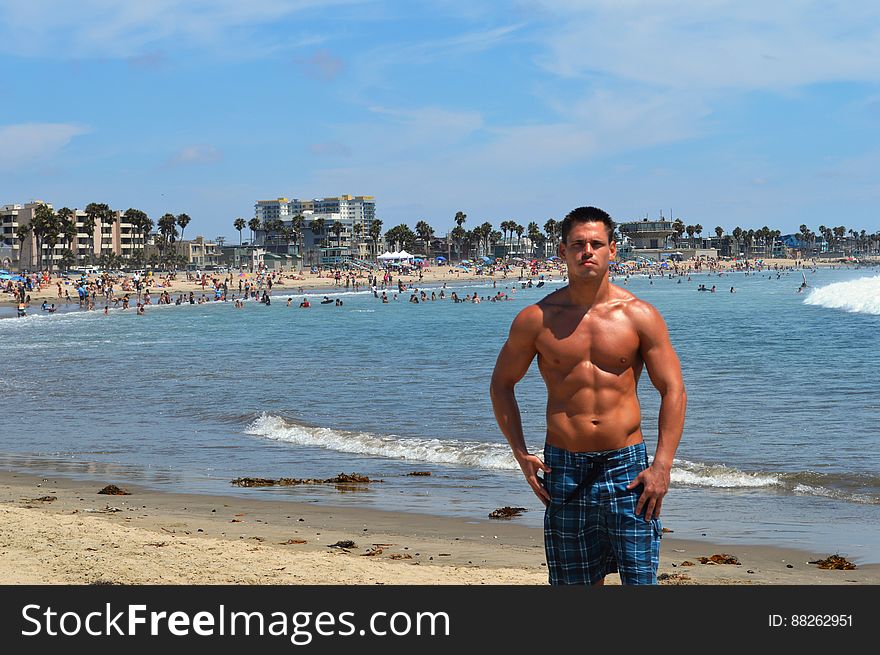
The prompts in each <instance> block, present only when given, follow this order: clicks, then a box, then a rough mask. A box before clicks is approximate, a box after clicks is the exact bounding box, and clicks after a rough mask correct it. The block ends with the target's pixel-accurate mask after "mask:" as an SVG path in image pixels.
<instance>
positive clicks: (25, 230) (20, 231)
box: [15, 223, 33, 268]
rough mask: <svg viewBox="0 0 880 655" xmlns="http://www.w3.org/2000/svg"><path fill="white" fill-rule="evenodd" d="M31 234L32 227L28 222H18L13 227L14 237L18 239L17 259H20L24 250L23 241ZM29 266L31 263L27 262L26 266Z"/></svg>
mask: <svg viewBox="0 0 880 655" xmlns="http://www.w3.org/2000/svg"><path fill="white" fill-rule="evenodd" d="M32 234H33V228H32V227H31V224H30V223H19V225H18V227H16V228H15V237H16V238H17V239H18V241H19V261H21V252H22V251H23V250H24V242H25V241H27V240H28V239H30V238H31V235H32ZM19 265H20V264H19ZM30 266H31V264H30V262H28V263H27V267H28V268H30Z"/></svg>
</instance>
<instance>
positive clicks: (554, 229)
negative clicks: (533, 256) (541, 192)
mask: <svg viewBox="0 0 880 655" xmlns="http://www.w3.org/2000/svg"><path fill="white" fill-rule="evenodd" d="M544 232H545V233H546V234H547V238H548V239H550V245H551V247H552V248H553V250H554V251H555V250H556V236H557V234H558V233H559V223H558V222H556V220H555V219H553V218H550V219H548V220H547V222H546V223H544Z"/></svg>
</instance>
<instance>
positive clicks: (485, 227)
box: [480, 221, 495, 261]
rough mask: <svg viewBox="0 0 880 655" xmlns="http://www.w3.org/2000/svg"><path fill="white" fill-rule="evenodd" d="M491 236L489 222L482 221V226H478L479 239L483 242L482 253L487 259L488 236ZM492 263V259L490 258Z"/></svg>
mask: <svg viewBox="0 0 880 655" xmlns="http://www.w3.org/2000/svg"><path fill="white" fill-rule="evenodd" d="M491 234H492V224H491V223H490V222H489V221H484V222H483V224H482V225H480V238H481V239H482V241H483V249H484V250H483V252H484V254H485V255H486V256H487V257H490V256H491V255H489V236H490V235H491ZM492 259H493V261H494V259H495V258H494V257H493V258H492Z"/></svg>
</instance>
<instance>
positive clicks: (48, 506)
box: [0, 471, 880, 585]
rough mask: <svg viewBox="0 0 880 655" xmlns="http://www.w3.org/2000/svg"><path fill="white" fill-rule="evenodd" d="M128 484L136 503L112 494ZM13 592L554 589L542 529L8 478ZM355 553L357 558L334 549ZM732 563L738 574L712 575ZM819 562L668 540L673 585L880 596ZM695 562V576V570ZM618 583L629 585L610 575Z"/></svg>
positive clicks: (4, 539) (4, 509)
mask: <svg viewBox="0 0 880 655" xmlns="http://www.w3.org/2000/svg"><path fill="white" fill-rule="evenodd" d="M107 484H115V485H117V486H119V487H121V488H123V489H125V490H127V491H129V492H130V495H118V496H116V495H103V494H99V493H98V491H99V490H101V489H103V488H104V487H105V486H106V485H107ZM0 517H2V520H0V583H2V584H74V585H83V584H98V583H101V584H105V583H115V584H338V585H361V584H366V585H374V584H376V585H378V584H459V585H481V584H503V585H544V584H547V569H546V566H545V561H544V551H543V542H542V533H541V530H540V529H537V528H528V527H524V526H522V525H517V523H516V519H512V520H492V519H488V518H486V519H484V520H479V521H471V520H467V521H466V520H461V519H454V518H443V517H433V516H424V515H418V514H409V513H402V512H399V513H398V512H382V511H378V510H364V509H352V508H339V507H332V506H329V505H325V504H315V503H297V502H292V501H285V500H264V499H262V498H260V493H259V490H255V493H254V494H253V499H242V498H239V497H226V496H209V495H195V494H176V493H163V492H155V491H149V490H145V489H142V488H138V487H136V486H132V485H128V484H126V483H125V481H124V480H100V481H99V480H95V481H73V480H70V479H67V478H63V477H52V478H41V477H35V476H33V475H28V474H23V473H15V472H10V471H3V472H0ZM340 542H343V546H344V542H354V545H351V544H348V545H347V547H343V546H334V544H339V543H340ZM722 554H723V555H733V556H734V557H736V558H737V559H738V561H739V562H740V564H739V565H735V564H713V563H707V564H702V563H700V558H701V557H702V558H711V557H712V556H713V555H722ZM830 554H832V553H808V552H802V551H796V550H789V549H781V548H774V547H766V546H742V545H736V546H734V545H723V544H712V543H708V542H703V541H690V540H682V539H678V538H676V537H675V536H674V535H671V534H666V535H664V537H663V542H662V553H661V564H660V569H659V577H660V583H661V584H676V585H682V584H701V585H740V584H751V585H778V584H808V585H824V584H831V585H849V584H854V585H858V584H878V583H880V565H877V564H871V565H862V566H858V568H856V569H855V570H849V571H845V570H823V569H820V568H818V567H817V566H816V565H815V564H810V563H809V561H810V560H815V559H824V558H825V557H827V556H829V555H830ZM687 562H690V564H687ZM608 583H610V584H619V578H618V577H617V576H616V575H611V576H609V578H608Z"/></svg>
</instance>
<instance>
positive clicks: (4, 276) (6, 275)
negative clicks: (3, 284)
mask: <svg viewBox="0 0 880 655" xmlns="http://www.w3.org/2000/svg"><path fill="white" fill-rule="evenodd" d="M11 279H12V276H11V275H10V274H9V273H3V274H0V280H11Z"/></svg>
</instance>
